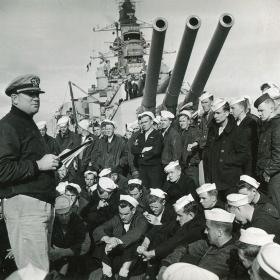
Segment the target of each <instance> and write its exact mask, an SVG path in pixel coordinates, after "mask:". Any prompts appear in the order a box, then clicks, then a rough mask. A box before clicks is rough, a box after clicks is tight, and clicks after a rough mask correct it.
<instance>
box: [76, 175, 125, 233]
mask: <svg viewBox="0 0 280 280" xmlns="http://www.w3.org/2000/svg"><path fill="white" fill-rule="evenodd" d="M119 198H120V193H119V191H118V188H117V185H116V184H115V183H114V182H113V180H111V179H110V178H106V177H101V178H100V179H99V181H98V183H97V189H96V191H94V192H93V193H92V196H91V198H90V201H89V203H88V204H87V206H85V207H84V208H83V210H82V211H81V217H82V218H83V219H84V220H85V221H86V223H87V225H88V228H89V232H92V231H93V230H94V229H95V228H96V227H98V226H99V225H101V224H102V223H104V222H105V221H107V220H109V219H111V218H112V217H113V216H114V215H115V214H116V213H117V212H118V202H119Z"/></svg>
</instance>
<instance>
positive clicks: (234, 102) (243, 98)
mask: <svg viewBox="0 0 280 280" xmlns="http://www.w3.org/2000/svg"><path fill="white" fill-rule="evenodd" d="M242 101H245V102H247V98H245V97H244V96H242V97H238V98H235V99H233V100H231V101H230V106H232V105H235V104H238V103H240V102H242Z"/></svg>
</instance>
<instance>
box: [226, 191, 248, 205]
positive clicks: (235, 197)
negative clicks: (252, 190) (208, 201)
mask: <svg viewBox="0 0 280 280" xmlns="http://www.w3.org/2000/svg"><path fill="white" fill-rule="evenodd" d="M227 203H228V205H230V206H235V207H239V206H243V205H246V204H249V200H248V195H246V194H241V193H231V194H229V195H228V196H227Z"/></svg>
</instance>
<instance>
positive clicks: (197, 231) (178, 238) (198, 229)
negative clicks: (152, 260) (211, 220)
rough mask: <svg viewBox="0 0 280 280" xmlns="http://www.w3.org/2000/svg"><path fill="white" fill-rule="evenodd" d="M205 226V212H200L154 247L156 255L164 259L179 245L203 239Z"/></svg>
mask: <svg viewBox="0 0 280 280" xmlns="http://www.w3.org/2000/svg"><path fill="white" fill-rule="evenodd" d="M204 228H205V219H204V214H203V213H202V212H199V213H198V214H197V215H196V216H195V217H194V218H193V219H192V220H191V221H189V222H186V223H185V224H184V225H183V226H181V227H179V228H178V230H177V231H176V232H175V234H174V235H173V236H172V237H170V238H169V239H167V240H166V241H165V242H163V243H161V244H159V245H158V246H156V247H155V248H154V250H155V257H156V258H159V259H162V258H163V257H166V256H167V255H168V254H170V253H171V252H172V251H173V250H174V249H175V248H176V247H177V246H180V245H182V244H185V243H188V244H190V243H192V242H194V241H196V240H199V239H202V237H203V231H204ZM151 249H153V248H151Z"/></svg>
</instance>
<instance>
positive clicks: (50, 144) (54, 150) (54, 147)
mask: <svg viewBox="0 0 280 280" xmlns="http://www.w3.org/2000/svg"><path fill="white" fill-rule="evenodd" d="M43 139H44V141H45V143H46V144H47V154H53V155H58V154H59V153H60V152H59V147H58V144H57V143H56V141H55V139H54V138H53V137H51V136H50V135H48V134H45V136H44V137H43Z"/></svg>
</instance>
